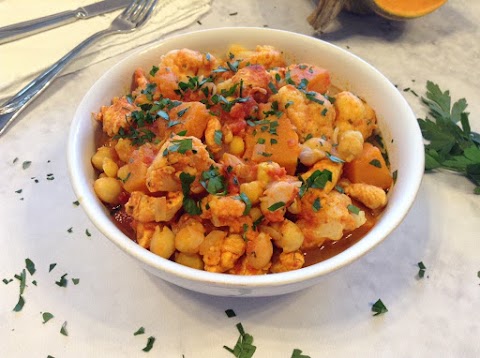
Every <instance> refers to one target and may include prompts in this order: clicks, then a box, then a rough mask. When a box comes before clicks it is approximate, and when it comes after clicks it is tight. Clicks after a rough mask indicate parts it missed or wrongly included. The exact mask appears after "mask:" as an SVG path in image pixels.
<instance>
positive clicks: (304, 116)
mask: <svg viewBox="0 0 480 358" xmlns="http://www.w3.org/2000/svg"><path fill="white" fill-rule="evenodd" d="M270 98H271V101H277V103H278V108H279V109H280V110H281V111H282V112H284V113H286V114H287V117H288V118H289V119H290V121H291V122H292V124H293V125H294V126H295V127H296V128H297V133H298V136H299V138H300V142H303V141H305V138H310V137H312V136H313V137H318V138H320V137H325V138H326V139H330V138H331V136H332V134H333V124H334V121H335V109H334V107H333V105H332V104H331V103H330V102H329V101H328V99H327V98H325V97H324V96H322V95H321V94H319V93H317V92H302V91H300V90H299V89H297V88H295V87H294V86H292V85H286V86H283V87H282V88H280V89H279V90H278V93H277V94H274V95H273V96H271V97H270Z"/></svg>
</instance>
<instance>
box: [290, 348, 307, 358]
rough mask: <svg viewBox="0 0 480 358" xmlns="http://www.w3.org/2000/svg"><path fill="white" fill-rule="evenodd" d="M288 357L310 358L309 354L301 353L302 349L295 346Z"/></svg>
mask: <svg viewBox="0 0 480 358" xmlns="http://www.w3.org/2000/svg"><path fill="white" fill-rule="evenodd" d="M290 358H310V356H307V355H305V354H302V350H301V349H298V348H295V349H294V350H293V352H292V356H291V357H290Z"/></svg>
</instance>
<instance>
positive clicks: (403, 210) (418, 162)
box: [68, 28, 424, 296]
mask: <svg viewBox="0 0 480 358" xmlns="http://www.w3.org/2000/svg"><path fill="white" fill-rule="evenodd" d="M232 43H238V44H241V45H244V46H246V47H249V48H252V47H254V46H255V45H261V44H264V45H273V46H275V47H276V48H278V49H281V50H283V51H284V52H285V54H286V55H287V58H289V59H291V60H293V61H296V62H306V63H311V64H315V65H319V66H321V67H324V68H326V69H328V70H329V71H330V73H331V79H332V84H333V85H335V86H337V87H339V88H342V89H347V90H350V91H352V92H354V93H356V94H357V95H359V96H360V97H362V98H363V99H365V100H366V101H367V102H368V103H369V104H370V105H371V106H372V107H373V108H374V110H375V111H376V114H377V117H378V124H379V127H380V130H381V132H382V135H383V137H384V142H385V144H386V147H387V149H388V153H389V156H390V161H391V166H392V171H394V170H396V171H397V172H398V177H397V181H396V184H395V186H394V188H393V190H391V191H390V194H389V204H388V206H387V208H386V209H385V211H384V213H383V215H382V216H381V218H380V219H379V220H378V222H377V223H376V225H375V226H374V227H373V229H372V230H371V231H370V232H369V233H368V234H367V235H366V236H365V237H364V238H362V239H361V240H360V241H359V242H358V243H356V244H354V245H353V246H351V247H350V248H348V249H347V250H345V251H343V252H342V253H340V254H338V255H336V256H334V257H332V258H330V259H328V260H326V261H323V262H320V263H317V264H315V265H312V266H309V267H305V268H302V269H300V270H297V271H291V272H286V273H278V274H271V275H262V276H248V277H247V276H234V275H228V274H218V273H210V272H205V271H199V270H195V269H191V268H189V267H185V266H182V265H179V264H177V263H175V262H172V261H169V260H166V259H163V258H161V257H159V256H157V255H155V254H153V253H151V252H150V251H148V250H146V249H144V248H142V247H140V246H139V245H137V244H136V243H134V242H133V241H131V240H130V239H129V238H128V237H127V236H125V235H124V234H123V233H122V232H121V231H120V230H119V229H118V228H117V227H116V226H115V224H114V223H113V221H112V220H111V219H110V216H109V214H108V212H107V210H106V209H105V208H104V206H103V205H102V203H101V202H100V201H99V200H98V199H97V197H96V196H95V193H94V191H93V181H94V179H95V175H94V171H93V169H92V165H91V163H90V158H91V157H92V155H93V153H94V152H95V149H96V148H95V140H94V139H95V136H96V133H97V134H98V132H99V125H98V123H97V122H96V121H95V120H93V119H92V113H94V112H97V111H98V110H99V108H100V106H102V105H107V104H109V103H110V101H111V99H112V98H113V97H114V96H118V95H122V94H125V93H127V91H128V89H129V88H130V82H131V78H132V73H133V72H134V70H135V69H136V68H138V67H143V68H145V69H148V68H151V66H152V65H154V64H157V63H158V62H159V58H160V56H161V55H162V54H165V53H166V52H168V51H170V50H173V49H178V48H190V49H195V50H199V51H204V52H212V53H215V52H218V53H224V52H225V51H226V49H227V48H228V46H229V45H230V44H232ZM68 142H69V146H68V165H69V171H70V176H71V181H72V184H73V188H74V190H75V193H76V194H77V197H78V200H79V201H80V202H81V206H82V208H83V209H84V210H85V211H86V213H87V215H88V216H89V218H90V219H91V220H92V222H93V223H94V225H95V226H96V227H97V228H98V229H99V230H100V231H101V232H102V233H103V234H104V235H105V236H106V237H107V238H108V239H110V240H111V241H113V242H114V243H115V244H116V245H117V246H118V247H119V248H120V249H121V250H123V251H124V252H126V253H127V254H129V255H130V256H132V257H133V258H134V259H135V260H137V261H138V262H139V263H140V264H141V265H142V266H143V267H144V268H145V269H146V270H148V271H150V272H151V273H153V274H154V275H156V276H158V277H160V278H162V279H164V280H166V281H169V282H171V283H174V284H176V285H179V286H182V287H185V288H187V289H190V290H194V291H198V292H203V293H207V294H212V295H220V296H272V295H279V294H284V293H289V292H293V291H297V290H300V289H303V288H306V287H308V286H311V285H314V284H316V283H318V282H319V281H320V279H321V278H322V276H323V275H325V274H327V273H329V272H332V271H334V270H337V269H339V268H341V267H343V266H345V265H347V264H349V263H351V262H352V261H354V260H356V259H358V258H359V257H360V256H362V255H363V254H365V253H366V252H367V251H369V250H371V249H372V248H373V247H375V246H376V245H377V244H379V243H380V242H381V241H383V240H384V239H385V237H387V235H389V234H390V233H391V232H392V231H393V230H394V229H395V228H396V227H397V226H398V225H399V223H400V222H401V221H402V220H403V218H404V217H405V215H406V214H407V212H408V210H409V208H410V207H411V205H412V203H413V201H414V199H415V196H416V193H417V190H418V188H419V186H420V182H421V178H422V174H423V168H424V158H423V141H422V136H421V133H420V130H419V127H418V125H417V120H416V118H415V116H414V114H413V112H412V110H411V109H410V107H409V106H408V104H407V102H406V101H405V99H404V98H403V97H402V95H401V94H400V93H399V91H398V90H397V89H396V88H395V87H394V86H393V85H392V84H391V83H390V81H389V80H388V79H387V78H385V77H384V76H383V75H382V74H381V73H380V72H379V71H378V70H376V69H375V68H373V67H372V66H371V65H369V64H368V63H366V62H365V61H363V60H361V59H360V58H358V57H356V56H354V55H352V54H351V53H349V52H347V51H345V50H343V49H340V48H338V47H336V46H333V45H331V44H329V43H326V42H323V41H320V40H318V39H315V38H313V37H309V36H304V35H299V34H295V33H291V32H285V31H279V30H272V29H265V28H219V29H213V30H206V31H199V32H193V33H188V34H184V35H179V36H176V37H171V38H168V39H166V40H164V41H161V42H158V43H156V44H154V45H153V46H150V47H149V48H147V49H144V50H142V51H140V52H137V53H135V54H133V55H131V56H129V57H127V58H125V59H124V60H122V61H121V62H119V63H118V64H116V65H115V66H114V67H113V68H112V69H110V70H109V71H108V72H106V73H105V74H104V75H103V76H102V77H101V78H100V79H99V80H98V81H97V82H96V83H95V84H94V85H93V87H92V88H91V89H90V90H89V91H88V93H87V94H86V95H85V97H84V98H83V100H82V102H81V103H80V105H79V106H78V108H77V111H76V113H75V117H74V119H73V122H72V125H71V130H70V137H69V141H68Z"/></svg>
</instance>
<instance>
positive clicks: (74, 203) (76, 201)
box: [72, 200, 80, 206]
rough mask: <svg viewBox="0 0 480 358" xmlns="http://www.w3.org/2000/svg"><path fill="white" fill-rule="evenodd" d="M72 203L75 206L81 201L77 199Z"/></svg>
mask: <svg viewBox="0 0 480 358" xmlns="http://www.w3.org/2000/svg"><path fill="white" fill-rule="evenodd" d="M72 204H73V205H75V206H79V205H80V202H79V201H78V200H75V201H74V202H73V203H72Z"/></svg>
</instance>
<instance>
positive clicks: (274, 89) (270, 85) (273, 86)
mask: <svg viewBox="0 0 480 358" xmlns="http://www.w3.org/2000/svg"><path fill="white" fill-rule="evenodd" d="M268 88H270V91H272V93H273V94H275V93H278V90H277V88H276V87H275V85H274V84H273V83H272V82H269V83H268Z"/></svg>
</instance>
